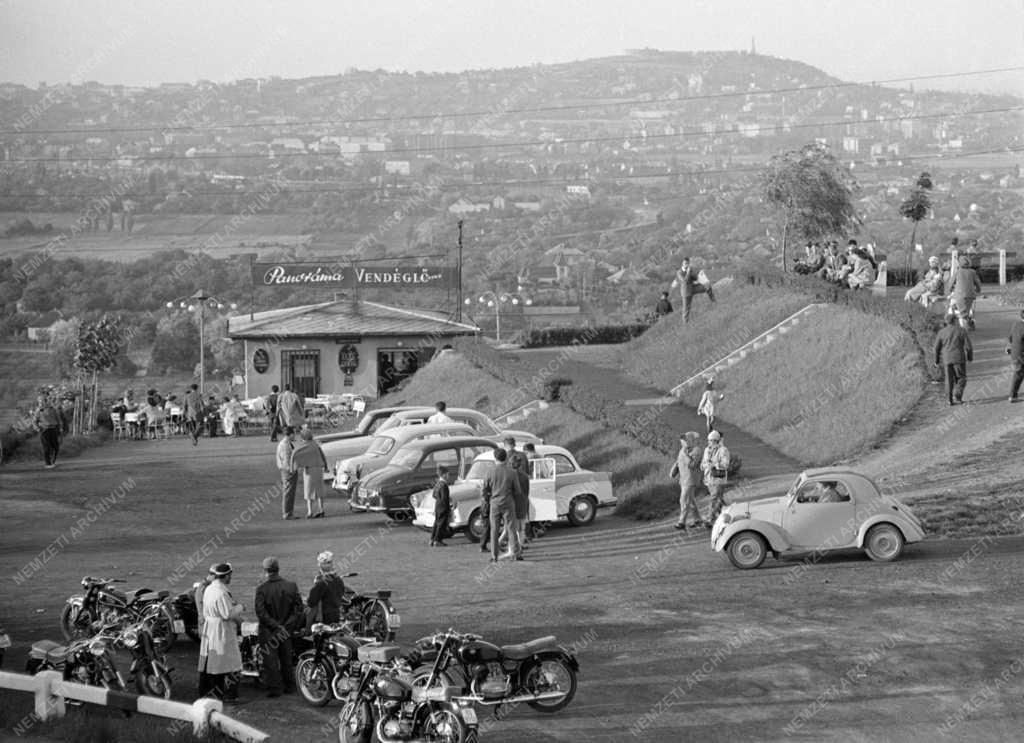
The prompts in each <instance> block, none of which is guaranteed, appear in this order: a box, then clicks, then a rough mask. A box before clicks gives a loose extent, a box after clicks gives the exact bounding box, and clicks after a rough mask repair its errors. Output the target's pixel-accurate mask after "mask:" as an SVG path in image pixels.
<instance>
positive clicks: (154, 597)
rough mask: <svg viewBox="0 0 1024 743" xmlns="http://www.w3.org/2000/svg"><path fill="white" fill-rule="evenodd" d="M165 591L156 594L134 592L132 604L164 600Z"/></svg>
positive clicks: (154, 592) (153, 592)
mask: <svg viewBox="0 0 1024 743" xmlns="http://www.w3.org/2000/svg"><path fill="white" fill-rule="evenodd" d="M161 594H167V591H162V592H161V593H157V592H156V591H146V592H136V593H135V596H134V598H132V603H133V604H147V603H149V602H151V601H160V600H162V599H164V598H166V596H165V595H161Z"/></svg>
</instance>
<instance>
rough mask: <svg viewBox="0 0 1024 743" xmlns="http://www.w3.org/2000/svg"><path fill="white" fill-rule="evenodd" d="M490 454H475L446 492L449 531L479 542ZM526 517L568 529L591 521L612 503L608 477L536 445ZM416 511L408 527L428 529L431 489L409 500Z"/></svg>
mask: <svg viewBox="0 0 1024 743" xmlns="http://www.w3.org/2000/svg"><path fill="white" fill-rule="evenodd" d="M494 466H495V462H494V452H484V453H483V454H481V455H479V456H478V457H477V458H476V459H475V460H474V461H473V466H472V467H470V469H469V472H468V473H467V475H466V477H465V479H464V480H460V481H459V482H456V483H455V484H454V485H452V487H451V499H452V515H451V520H450V522H449V525H450V526H451V528H452V530H453V531H464V532H465V533H466V536H467V537H468V538H469V539H470V540H471V541H473V542H479V541H480V537H481V535H482V534H483V528H484V522H483V519H482V518H481V516H480V506H481V499H480V492H481V490H482V489H483V481H484V478H485V477H487V475H488V474H489V473H490V472H491V470H493V469H494ZM530 466H531V468H532V472H531V475H530V515H529V518H528V521H529V522H530V523H531V524H532V523H545V522H550V521H557V520H559V519H562V518H566V519H568V521H569V523H570V524H572V525H574V526H585V525H587V524H590V523H592V522H593V520H594V517H595V515H596V514H597V509H598V508H606V507H610V506H614V505H615V504H616V503H617V499H616V497H615V494H614V493H613V492H612V481H611V476H610V474H609V473H608V472H592V471H590V470H586V469H583V468H582V467H580V465H579V463H578V462H577V461H576V458H575V457H574V456H573V455H572V454H570V453H569V451H568V449H564V448H562V447H561V446H553V445H551V444H540V445H538V446H537V458H536V459H532V460H530ZM411 500H412V503H413V505H414V507H415V509H416V518H415V519H414V520H413V524H415V525H416V526H421V527H423V528H426V529H429V528H431V527H433V525H434V497H433V493H432V491H431V490H424V491H421V492H419V493H416V494H414V495H412V496H411Z"/></svg>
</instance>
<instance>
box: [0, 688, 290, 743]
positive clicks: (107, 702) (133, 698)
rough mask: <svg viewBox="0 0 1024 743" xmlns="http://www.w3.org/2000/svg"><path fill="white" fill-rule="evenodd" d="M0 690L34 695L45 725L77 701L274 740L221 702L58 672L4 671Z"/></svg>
mask: <svg viewBox="0 0 1024 743" xmlns="http://www.w3.org/2000/svg"><path fill="white" fill-rule="evenodd" d="M0 689H11V690H13V691H27V692H31V693H32V694H34V695H35V713H36V716H37V717H38V718H39V720H40V721H41V722H47V721H50V720H54V719H58V718H61V717H64V714H65V711H66V710H65V701H66V700H75V701H79V702H84V703H86V704H95V705H98V706H101V707H108V708H110V709H120V710H127V711H129V712H138V713H139V714H143V715H151V716H153V717H163V718H165V719H168V720H181V721H183V722H190V723H191V724H192V732H193V734H194V735H196V736H204V735H206V734H208V733H209V732H210V731H211V730H215V731H217V732H219V733H222V734H223V735H226V736H228V737H229V738H231V739H232V740H237V741H241V743H263V741H266V740H267V739H268V738H269V737H270V736H269V735H268V734H267V733H264V732H261V731H259V730H257V729H256V728H254V727H251V726H249V725H246V724H245V723H244V722H239V721H238V720H235V719H234V718H231V717H228V716H227V715H225V714H223V713H222V711H221V710H222V709H223V704H222V703H221V702H220V700H218V699H208V698H203V699H199V700H196V701H195V702H194V703H192V704H184V703H183V702H172V701H170V700H168V699H160V698H158V697H147V696H139V695H137V694H129V693H127V692H123V691H111V690H110V689H103V688H100V687H98V686H87V685H85V684H76V683H74V682H71V681H65V680H64V679H63V678H62V677H61V674H59V673H58V672H57V671H42V672H40V673H38V674H36V675H35V676H29V675H27V674H24V673H10V672H8V671H0Z"/></svg>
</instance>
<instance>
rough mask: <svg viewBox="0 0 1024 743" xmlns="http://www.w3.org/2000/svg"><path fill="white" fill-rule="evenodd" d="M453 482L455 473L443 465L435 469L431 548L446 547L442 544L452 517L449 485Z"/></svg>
mask: <svg viewBox="0 0 1024 743" xmlns="http://www.w3.org/2000/svg"><path fill="white" fill-rule="evenodd" d="M453 482H455V472H454V471H452V470H451V469H449V468H448V467H445V466H444V465H443V464H440V465H438V467H437V482H436V483H434V528H433V530H432V531H431V532H430V546H431V547H447V546H448V545H447V544H445V543H444V540H445V538H446V537H447V536H448V521H449V520H450V519H451V515H452V497H451V490H450V486H451V484H452V483H453Z"/></svg>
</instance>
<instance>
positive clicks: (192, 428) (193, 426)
mask: <svg viewBox="0 0 1024 743" xmlns="http://www.w3.org/2000/svg"><path fill="white" fill-rule="evenodd" d="M185 433H187V434H188V435H189V436H191V437H192V440H193V441H195V440H196V439H198V438H199V421H197V420H196V419H195V418H186V419H185Z"/></svg>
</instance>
